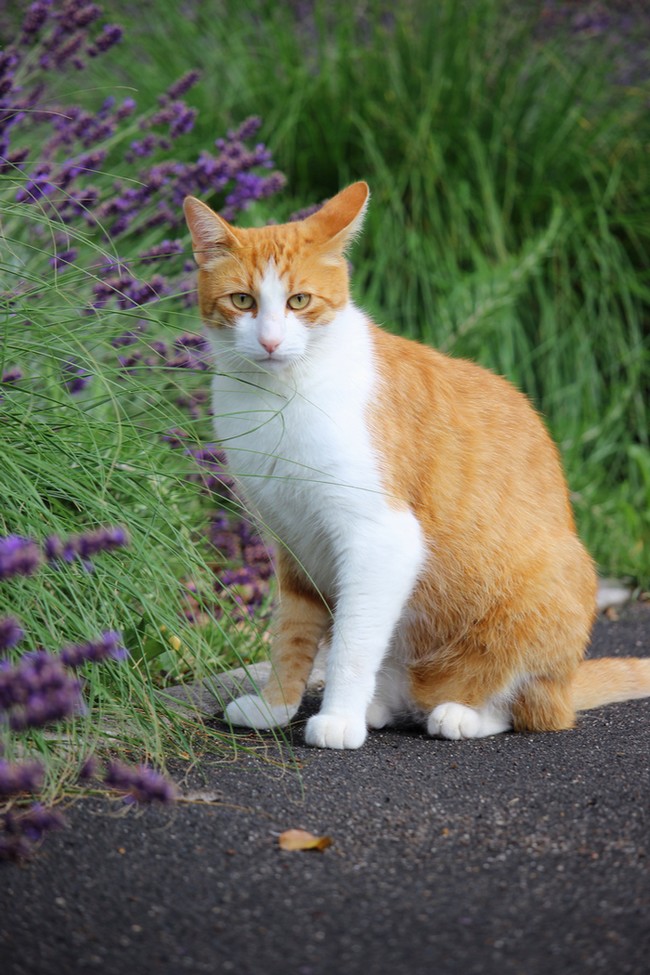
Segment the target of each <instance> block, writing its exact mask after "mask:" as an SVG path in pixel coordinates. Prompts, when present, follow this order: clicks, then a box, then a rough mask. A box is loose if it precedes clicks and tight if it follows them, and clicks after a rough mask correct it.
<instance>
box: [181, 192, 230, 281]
mask: <svg viewBox="0 0 650 975" xmlns="http://www.w3.org/2000/svg"><path fill="white" fill-rule="evenodd" d="M183 212H184V214H185V220H186V221H187V226H188V227H189V231H190V234H191V235H192V250H193V252H194V260H195V261H196V263H197V264H198V265H199V267H203V266H204V265H205V264H207V263H209V262H210V261H213V260H214V259H215V257H218V256H219V253H220V252H223V250H224V249H228V250H229V249H231V248H233V247H237V246H238V243H239V242H238V240H237V237H236V236H235V232H234V230H233V228H232V227H231V226H230V224H229V223H228V222H227V221H226V220H224V219H223V217H220V216H219V214H218V213H215V212H214V210H211V209H210V207H209V206H207V205H206V204H205V203H202V202H201V201H200V200H197V199H196V197H195V196H186V197H185V199H184V201H183Z"/></svg>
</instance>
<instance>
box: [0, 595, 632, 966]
mask: <svg viewBox="0 0 650 975" xmlns="http://www.w3.org/2000/svg"><path fill="white" fill-rule="evenodd" d="M649 644H650V606H649V605H643V604H635V605H633V606H631V607H629V608H628V609H627V610H626V611H625V612H624V613H623V614H622V617H621V619H620V621H616V622H614V621H610V620H607V619H606V618H601V619H600V620H599V622H598V623H597V626H596V630H595V633H594V641H593V651H592V652H593V654H594V655H614V654H619V655H635V656H647V655H649V654H650V646H649ZM316 706H317V702H315V701H313V700H312V701H309V702H307V706H306V707H305V708H304V709H303V711H302V713H301V720H300V721H298V722H297V723H296V725H295V727H294V729H293V730H292V734H291V740H292V743H293V755H294V758H295V763H297V766H298V768H296V764H295V763H294V764H292V761H291V758H290V757H288V754H287V750H286V748H285V749H284V751H280V750H279V749H278V747H277V746H276V745H275V743H274V741H273V739H272V737H270V736H266V737H265V738H263V739H260V738H259V737H257V738H256V737H255V736H252V737H250V738H249V739H247V740H248V741H249V743H253V744H254V745H255V748H256V750H255V751H254V752H253V753H252V754H250V753H249V754H246V753H245V752H242V751H239V752H238V753H237V754H235V755H231V754H228V755H227V756H226V757H224V756H221V757H219V756H214V757H211V758H210V757H206V759H205V760H204V761H203V762H202V763H201V765H200V767H198V768H194V769H193V770H191V771H190V772H187V770H180V769H179V770H178V772H179V775H178V778H179V781H180V782H181V785H182V788H183V789H184V791H185V792H186V794H187V796H188V798H187V799H186V800H185V801H182V802H179V803H178V804H176V805H175V806H174V807H172V808H164V809H153V808H152V809H148V810H146V811H145V812H144V813H138V812H136V811H134V810H133V809H125V808H123V807H121V805H120V804H119V803H116V802H111V801H100V800H96V799H93V800H83V801H81V802H78V803H77V804H75V805H74V806H73V807H72V808H71V809H70V810H69V812H68V820H69V828H68V829H67V830H65V831H63V832H61V833H58V834H54V835H52V836H50V837H48V839H47V842H46V843H45V844H44V846H43V848H42V849H41V851H40V852H39V854H38V856H37V858H36V859H35V860H34V861H33V862H31V863H29V864H27V865H25V866H16V865H14V864H4V865H2V867H1V870H0V877H1V883H0V918H1V920H0V972H1V973H2V975H77V973H106V975H113V973H115V975H117V973H120V975H122V973H129V975H149V973H151V975H176V973H184V972H190V973H197V975H198V973H211V975H212V973H222V972H224V973H225V972H235V973H237V975H330V973H332V975H334V973H336V975H338V973H342V975H348V973H349V975H357V973H359V975H361V973H363V975H384V973H386V975H388V973H391V975H399V973H402V972H404V973H408V975H420V973H422V975H424V973H427V975H430V973H436V975H446V973H462V975H479V973H490V975H491V973H495V975H496V973H499V975H509V973H513V975H515V973H516V975H538V973H539V975H582V973H586V972H601V971H602V972H606V971H607V972H611V973H615V975H625V973H630V975H631V973H633V975H647V973H648V972H649V971H650V873H649V860H648V857H649V854H650V830H649V825H650V823H649V820H650V808H649V805H650V749H649V742H650V735H649V732H650V700H646V701H634V702H628V703H626V704H621V705H613V706H610V707H608V708H603V709H601V710H599V711H593V712H590V713H588V714H585V715H582V716H581V718H580V721H579V724H578V727H577V728H576V729H575V730H573V731H570V732H562V733H556V734H537V735H514V734H508V735H500V736H496V737H493V738H487V739H483V740H478V741H467V742H449V741H437V740H435V741H434V740H431V739H428V738H427V737H426V735H424V734H423V733H422V732H421V731H420V730H419V729H413V728H410V729H401V730H399V731H394V730H392V731H382V732H375V733H372V734H371V735H370V737H369V740H368V743H367V744H366V745H365V746H364V748H362V749H361V750H360V751H357V752H334V751H317V750H313V749H308V748H305V747H304V746H303V744H302V733H303V729H304V720H305V718H306V716H307V715H308V714H309V713H311V712H312V711H313V710H314V708H315V707H316ZM292 827H302V828H304V829H308V830H311V831H312V832H314V833H316V834H318V835H328V836H330V837H331V839H332V845H331V846H330V847H329V848H328V849H327V850H325V851H323V852H318V851H311V852H284V851H282V850H281V849H280V848H279V844H278V835H279V834H280V833H281V832H282V831H284V830H286V829H288V828H292Z"/></svg>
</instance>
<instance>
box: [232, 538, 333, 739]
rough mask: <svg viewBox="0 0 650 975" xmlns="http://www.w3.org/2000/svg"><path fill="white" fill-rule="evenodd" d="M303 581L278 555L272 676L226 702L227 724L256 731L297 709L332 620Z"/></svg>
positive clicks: (284, 719) (282, 721)
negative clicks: (252, 691) (255, 691)
mask: <svg viewBox="0 0 650 975" xmlns="http://www.w3.org/2000/svg"><path fill="white" fill-rule="evenodd" d="M305 582H306V581H305V580H303V579H301V576H300V573H299V572H298V571H297V567H296V566H295V565H294V564H292V560H291V559H290V557H289V556H288V555H287V554H286V553H281V554H280V555H279V556H278V583H279V590H280V601H279V606H278V610H277V613H276V617H275V620H274V627H273V629H274V634H273V640H272V643H271V675H270V677H269V680H268V683H267V684H266V686H265V687H264V688H263V689H262V691H261V693H260V694H246V695H244V696H243V697H239V698H237V699H236V700H235V701H232V702H231V703H230V704H229V705H228V707H227V708H226V710H225V713H224V717H225V718H226V720H227V721H228V722H229V723H230V724H233V725H243V726H244V727H247V728H259V729H264V728H275V727H282V726H284V725H287V724H289V722H290V721H291V719H292V718H293V717H294V715H295V713H296V711H297V710H298V708H299V707H300V702H301V701H302V696H303V694H304V691H305V686H306V684H307V681H308V679H309V675H310V673H311V669H312V665H313V662H314V658H315V656H316V652H317V650H318V644H319V642H320V640H321V638H322V636H323V634H324V633H325V631H326V629H327V627H328V625H329V624H330V622H331V613H330V610H329V608H328V607H327V605H326V604H325V602H324V601H323V599H322V598H321V597H320V596H318V595H317V594H316V593H315V592H314V591H313V590H312V589H311V588H310V587H309V586H308V585H306V584H305Z"/></svg>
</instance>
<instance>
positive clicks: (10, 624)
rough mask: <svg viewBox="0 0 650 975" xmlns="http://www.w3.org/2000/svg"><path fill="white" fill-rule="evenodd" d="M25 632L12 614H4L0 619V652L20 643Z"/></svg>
mask: <svg viewBox="0 0 650 975" xmlns="http://www.w3.org/2000/svg"><path fill="white" fill-rule="evenodd" d="M24 635H25V633H24V631H23V628H22V626H21V625H20V623H19V622H18V620H17V619H14V617H13V616H5V617H3V618H1V619H0V653H2V651H3V650H9V649H10V647H15V646H16V644H17V643H20V641H21V640H22V638H23V637H24Z"/></svg>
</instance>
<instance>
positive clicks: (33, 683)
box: [0, 650, 85, 731]
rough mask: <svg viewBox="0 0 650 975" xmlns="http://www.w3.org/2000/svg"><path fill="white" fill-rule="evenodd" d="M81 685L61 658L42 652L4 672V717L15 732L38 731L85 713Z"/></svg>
mask: <svg viewBox="0 0 650 975" xmlns="http://www.w3.org/2000/svg"><path fill="white" fill-rule="evenodd" d="M84 709H85V705H84V701H83V698H82V696H81V683H80V682H79V681H78V680H77V679H76V678H74V677H73V676H72V675H71V674H70V672H69V671H68V670H67V668H66V667H65V665H64V664H63V662H62V661H61V659H60V658H59V657H55V656H54V655H53V654H50V653H47V651H45V650H39V651H37V652H36V653H29V654H25V656H24V657H23V658H22V659H21V660H20V661H19V662H18V663H17V664H15V665H14V666H4V667H2V668H0V716H2V712H3V711H4V712H6V715H5V716H4V717H5V720H6V721H7V723H8V724H9V727H10V728H11V730H12V731H24V730H25V729H26V728H38V727H41V726H42V725H45V724H48V723H49V722H50V721H60V720H61V719H62V718H67V717H70V716H71V715H74V714H79V713H83V711H84Z"/></svg>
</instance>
